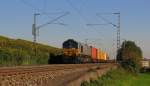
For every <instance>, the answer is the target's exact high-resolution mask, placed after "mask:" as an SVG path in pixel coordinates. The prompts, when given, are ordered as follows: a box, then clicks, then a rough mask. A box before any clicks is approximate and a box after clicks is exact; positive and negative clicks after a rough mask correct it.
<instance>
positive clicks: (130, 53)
mask: <svg viewBox="0 0 150 86" xmlns="http://www.w3.org/2000/svg"><path fill="white" fill-rule="evenodd" d="M142 57H143V56H142V51H141V49H140V47H138V46H137V45H136V44H135V43H134V42H132V41H124V42H123V44H122V47H121V48H120V49H119V50H118V55H117V60H118V61H119V62H120V63H121V65H122V67H124V68H125V69H127V70H129V71H131V72H139V70H140V68H141V64H140V61H141V59H142Z"/></svg>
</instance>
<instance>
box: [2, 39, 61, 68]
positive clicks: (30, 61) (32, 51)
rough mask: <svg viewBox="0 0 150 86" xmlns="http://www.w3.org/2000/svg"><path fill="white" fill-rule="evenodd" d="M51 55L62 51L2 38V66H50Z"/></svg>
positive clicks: (28, 42) (25, 41)
mask: <svg viewBox="0 0 150 86" xmlns="http://www.w3.org/2000/svg"><path fill="white" fill-rule="evenodd" d="M51 53H52V54H59V53H61V49H59V48H55V47H52V46H48V45H44V44H39V43H37V44H36V46H35V44H33V42H31V41H27V40H22V39H11V38H8V37H4V36H0V66H15V65H36V64H48V59H49V58H50V56H49V55H50V54H51Z"/></svg>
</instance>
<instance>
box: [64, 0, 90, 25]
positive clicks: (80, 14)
mask: <svg viewBox="0 0 150 86" xmlns="http://www.w3.org/2000/svg"><path fill="white" fill-rule="evenodd" d="M66 2H67V3H68V4H69V5H70V6H71V7H72V8H73V9H74V10H75V11H76V12H77V13H78V14H79V16H80V17H81V18H82V19H83V20H84V21H85V23H87V21H88V20H87V18H86V17H85V16H84V15H83V14H82V13H81V11H80V10H79V9H77V7H76V6H74V5H73V3H72V2H71V1H70V0H66Z"/></svg>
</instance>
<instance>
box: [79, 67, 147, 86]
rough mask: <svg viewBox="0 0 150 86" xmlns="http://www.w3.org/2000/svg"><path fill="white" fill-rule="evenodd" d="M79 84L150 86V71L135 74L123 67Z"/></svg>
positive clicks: (88, 85)
mask: <svg viewBox="0 0 150 86" xmlns="http://www.w3.org/2000/svg"><path fill="white" fill-rule="evenodd" d="M81 86H150V73H140V74H138V75H135V74H132V73H129V72H126V71H124V70H123V69H118V70H112V71H110V72H108V73H107V74H106V75H104V76H102V77H101V78H98V80H91V81H90V82H86V81H85V82H83V83H82V85H81Z"/></svg>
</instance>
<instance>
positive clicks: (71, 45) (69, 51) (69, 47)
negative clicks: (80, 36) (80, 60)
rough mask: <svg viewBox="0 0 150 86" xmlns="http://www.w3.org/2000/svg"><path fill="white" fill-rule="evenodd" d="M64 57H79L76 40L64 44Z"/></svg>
mask: <svg viewBox="0 0 150 86" xmlns="http://www.w3.org/2000/svg"><path fill="white" fill-rule="evenodd" d="M63 55H64V56H67V57H76V56H78V55H79V49H78V43H77V42H76V41H74V40H71V39H70V40H67V41H65V42H64V43H63Z"/></svg>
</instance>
